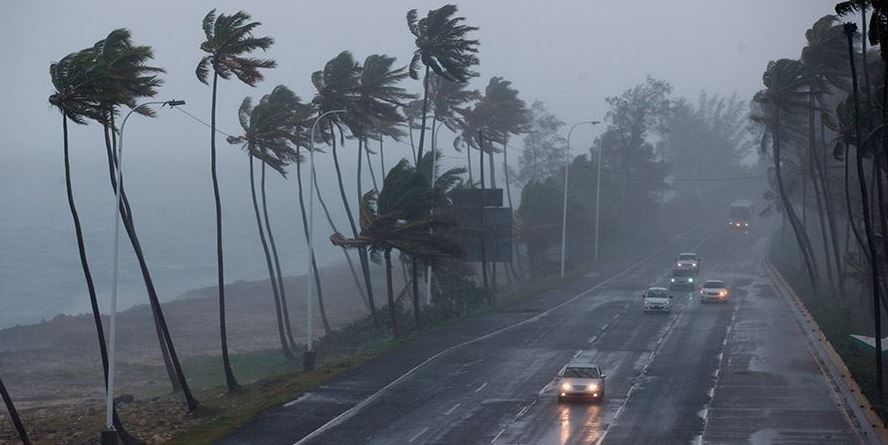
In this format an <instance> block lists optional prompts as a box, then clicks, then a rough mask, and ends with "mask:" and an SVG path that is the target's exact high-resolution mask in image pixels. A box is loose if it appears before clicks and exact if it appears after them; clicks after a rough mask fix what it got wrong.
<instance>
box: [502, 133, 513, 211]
mask: <svg viewBox="0 0 888 445" xmlns="http://www.w3.org/2000/svg"><path fill="white" fill-rule="evenodd" d="M503 172H504V174H505V175H506V178H505V181H506V199H507V202H508V203H509V208H512V186H511V185H510V184H509V148H508V142H503Z"/></svg>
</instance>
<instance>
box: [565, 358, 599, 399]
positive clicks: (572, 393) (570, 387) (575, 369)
mask: <svg viewBox="0 0 888 445" xmlns="http://www.w3.org/2000/svg"><path fill="white" fill-rule="evenodd" d="M605 377H606V376H605V375H604V374H603V373H602V372H601V368H599V367H598V365H594V364H591V363H588V362H586V361H584V360H582V359H580V360H576V359H575V360H573V361H571V362H570V363H568V364H567V365H566V366H565V367H564V368H562V369H561V371H560V372H559V373H558V401H559V402H562V401H564V400H568V399H585V400H595V401H597V402H601V401H602V400H604V379H605Z"/></svg>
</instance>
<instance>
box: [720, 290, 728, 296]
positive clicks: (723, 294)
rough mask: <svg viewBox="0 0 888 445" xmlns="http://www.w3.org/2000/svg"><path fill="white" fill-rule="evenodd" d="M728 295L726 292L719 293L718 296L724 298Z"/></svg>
mask: <svg viewBox="0 0 888 445" xmlns="http://www.w3.org/2000/svg"><path fill="white" fill-rule="evenodd" d="M726 295H728V293H727V292H725V291H720V292H719V293H718V296H719V297H724V296H726Z"/></svg>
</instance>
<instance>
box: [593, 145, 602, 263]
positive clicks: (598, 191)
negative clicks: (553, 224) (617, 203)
mask: <svg viewBox="0 0 888 445" xmlns="http://www.w3.org/2000/svg"><path fill="white" fill-rule="evenodd" d="M600 208H601V135H599V136H598V174H597V175H596V176H595V249H594V250H595V261H598V213H599V209H600Z"/></svg>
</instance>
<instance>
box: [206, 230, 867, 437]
mask: <svg viewBox="0 0 888 445" xmlns="http://www.w3.org/2000/svg"><path fill="white" fill-rule="evenodd" d="M719 229H721V228H710V229H706V230H696V231H689V232H688V233H690V235H689V234H685V235H684V236H676V237H673V238H671V239H664V240H662V242H660V243H659V245H656V246H653V245H652V246H651V247H650V250H649V251H648V252H638V254H637V255H635V256H632V255H627V256H630V257H632V258H628V259H627V260H626V261H624V262H617V263H615V264H611V265H608V266H607V267H606V268H603V270H602V271H600V272H599V274H590V275H589V276H587V277H584V278H582V279H579V280H576V281H575V282H573V283H571V284H570V285H568V286H566V287H565V288H564V289H561V290H559V291H554V292H550V293H547V294H544V295H541V296H540V297H536V298H532V299H529V300H527V301H525V302H522V303H521V304H519V305H517V306H516V307H514V308H512V309H510V310H508V311H505V312H502V313H498V314H489V315H485V316H483V317H477V318H473V319H469V320H460V321H458V322H456V323H452V324H449V325H448V326H446V327H444V328H443V329H440V330H438V331H436V332H433V333H431V334H429V335H426V336H424V337H423V338H420V339H418V340H417V341H415V342H411V343H410V344H408V345H405V346H404V347H401V348H398V349H396V350H394V351H392V352H391V353H389V354H386V355H385V356H383V357H380V358H379V359H376V360H373V361H371V362H369V363H367V364H366V365H364V366H361V367H358V368H356V369H355V370H353V371H350V372H348V373H346V374H344V375H343V376H341V377H339V378H337V379H335V380H334V381H332V382H331V383H330V384H329V385H327V386H325V387H323V388H320V389H318V390H316V391H314V392H311V393H308V394H305V395H302V396H301V397H300V398H298V399H296V400H294V401H293V402H291V403H290V404H288V405H286V406H282V407H280V408H277V409H273V410H271V411H269V412H267V413H265V414H263V415H262V416H260V417H259V418H257V419H256V420H255V421H253V422H252V423H251V424H249V425H247V426H246V427H245V428H244V429H242V430H240V431H238V432H237V433H235V434H234V435H232V436H231V437H229V438H227V439H226V440H223V441H221V442H220V443H222V444H232V445H233V444H293V443H296V442H298V441H300V440H301V439H303V438H306V437H307V439H305V440H304V442H303V443H311V444H359V443H367V444H423V443H440V444H489V443H496V444H550V443H551V444H574V443H577V444H579V443H583V444H587V443H591V444H597V443H603V444H689V443H719V444H721V443H725V444H735V443H736V444H748V443H752V444H759V443H762V444H765V443H776V444H820V443H822V444H843V443H860V442H859V439H858V436H857V434H856V431H855V430H854V429H853V428H852V426H851V423H850V422H849V420H848V419H847V417H846V414H845V411H844V408H843V407H842V406H840V405H838V404H837V402H836V401H835V399H834V397H833V395H832V392H831V391H832V390H831V386H830V384H829V383H828V381H827V379H826V378H825V377H824V375H823V374H822V373H821V371H820V369H819V368H818V365H817V363H816V362H815V361H814V360H813V358H812V356H811V353H810V351H809V350H808V347H807V345H806V343H805V341H804V340H803V337H802V335H801V333H800V332H799V331H798V327H797V326H796V324H795V322H794V321H793V319H792V317H791V314H790V312H789V309H788V308H787V307H786V306H785V305H784V303H783V300H782V299H781V298H780V297H778V295H777V294H776V291H775V290H774V289H773V288H772V287H771V284H770V282H769V281H768V279H767V277H766V275H765V274H764V273H763V271H762V270H761V267H760V264H761V259H762V257H763V254H764V250H765V243H766V239H765V237H764V236H763V235H762V234H758V233H751V234H749V235H739V234H735V233H730V232H724V231H722V230H719ZM681 251H696V252H697V253H698V254H699V255H700V256H701V257H702V258H703V259H704V260H703V266H702V267H703V271H702V273H701V276H700V277H699V278H700V279H707V278H713V279H724V280H725V281H727V282H728V283H729V286H730V287H731V289H732V295H731V301H730V302H728V303H727V304H701V303H700V302H699V300H698V299H696V298H694V296H693V294H690V293H683V292H673V294H674V295H675V299H674V300H673V310H672V313H671V314H645V313H643V312H642V310H641V299H640V295H641V292H642V290H643V289H644V288H645V287H647V286H650V285H657V284H664V282H665V281H666V280H667V279H668V278H667V274H668V272H669V270H670V266H671V264H672V258H673V257H674V256H675V255H676V254H677V253H678V252H681ZM630 266H632V267H630ZM698 281H699V280H698ZM553 307H555V308H554V309H550V308H553ZM523 320H527V321H525V322H523V323H521V324H518V325H514V324H515V323H519V322H521V321H523ZM513 325H514V326H513ZM508 326H513V327H511V328H508V329H507V330H505V331H503V332H498V333H495V334H493V335H488V336H486V337H483V338H481V339H479V340H475V341H474V342H472V343H471V344H467V345H462V346H460V344H461V343H463V342H465V341H468V340H472V339H477V338H478V337H479V336H482V335H485V334H488V333H490V332H497V330H498V329H502V328H506V327H508ZM448 348H452V349H448ZM440 351H445V352H443V353H441V354H440V355H439V356H436V357H434V358H433V359H432V360H430V361H428V362H426V363H425V364H423V361H424V360H426V359H428V358H429V356H431V355H432V354H434V353H436V352H440ZM580 351H584V354H586V355H592V356H594V357H596V360H597V361H598V363H599V365H600V366H602V368H603V369H604V371H605V372H606V373H607V375H608V377H607V383H606V392H607V398H606V400H605V401H604V402H603V403H601V404H594V403H559V402H558V401H557V398H556V394H555V390H554V388H553V384H552V382H553V378H554V376H555V374H556V373H557V372H558V370H559V369H560V368H561V367H562V366H563V365H564V364H565V363H567V362H568V361H570V359H571V358H572V357H573V356H574V355H576V354H577V353H578V352H580ZM408 371H412V372H411V373H409V374H408V375H406V376H404V374H405V373H407V372H408ZM402 376H403V377H402ZM399 378H400V379H399ZM393 382H394V383H393ZM386 385H388V386H386ZM368 398H370V399H369V400H367V399H368ZM362 401H363V402H362ZM358 404H360V405H358ZM355 405H358V407H357V408H354V407H355ZM352 408H354V409H352ZM349 409H351V410H349ZM343 413H344V414H343ZM339 415H342V417H340V418H339V420H336V421H334V422H333V423H328V422H329V421H330V420H331V419H334V418H335V417H336V416H339ZM325 424H326V425H325Z"/></svg>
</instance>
